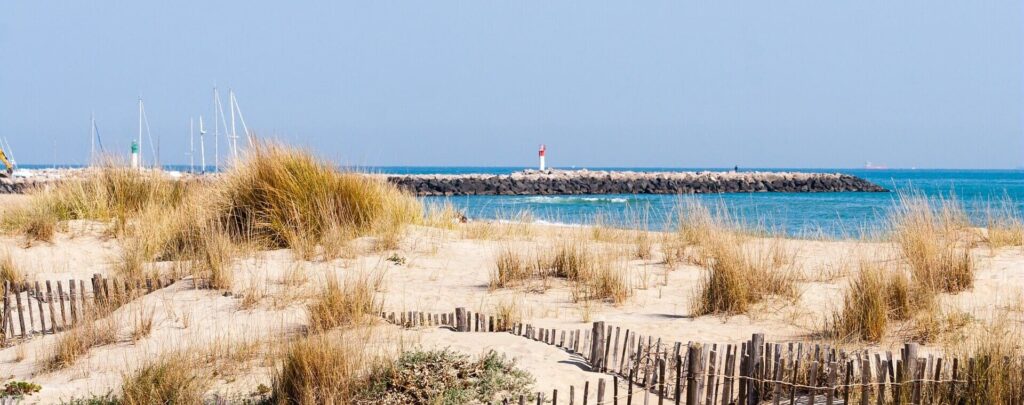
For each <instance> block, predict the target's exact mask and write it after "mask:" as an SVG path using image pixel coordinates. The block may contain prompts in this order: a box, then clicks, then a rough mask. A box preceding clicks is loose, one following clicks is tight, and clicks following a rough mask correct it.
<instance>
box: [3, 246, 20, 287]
mask: <svg viewBox="0 0 1024 405" xmlns="http://www.w3.org/2000/svg"><path fill="white" fill-rule="evenodd" d="M8 281H9V282H11V283H12V284H13V283H18V282H22V281H25V274H24V273H22V272H21V269H20V268H18V265H17V264H16V263H14V257H12V256H11V252H9V251H4V252H3V253H2V256H0V285H4V283H6V282H8Z"/></svg>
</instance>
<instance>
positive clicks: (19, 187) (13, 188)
mask: <svg viewBox="0 0 1024 405" xmlns="http://www.w3.org/2000/svg"><path fill="white" fill-rule="evenodd" d="M53 181H54V180H53V179H0V194H24V193H27V192H29V191H31V190H33V189H36V188H40V187H45V186H46V185H47V184H49V183H51V182H53Z"/></svg>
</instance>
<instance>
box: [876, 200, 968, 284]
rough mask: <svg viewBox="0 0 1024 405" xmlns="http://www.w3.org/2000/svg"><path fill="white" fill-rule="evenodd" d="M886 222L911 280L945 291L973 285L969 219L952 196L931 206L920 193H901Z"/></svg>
mask: <svg viewBox="0 0 1024 405" xmlns="http://www.w3.org/2000/svg"><path fill="white" fill-rule="evenodd" d="M889 222H890V226H891V228H892V232H893V236H892V237H893V242H895V243H896V245H897V246H898V247H899V249H900V251H901V253H902V254H903V257H904V259H905V260H906V261H907V263H908V264H909V265H910V269H911V275H912V280H913V282H915V283H920V284H922V285H924V286H925V287H927V288H930V289H932V290H935V291H939V292H946V293H957V292H960V291H965V290H968V289H970V288H972V287H973V286H974V273H975V263H974V259H973V257H972V256H971V251H970V248H971V243H972V241H971V240H970V239H969V236H968V235H969V232H966V231H965V229H966V228H967V226H968V222H967V219H966V215H965V214H964V212H963V208H962V207H961V206H960V204H959V203H958V202H957V201H956V200H955V199H943V200H940V201H939V202H938V206H937V207H933V206H932V204H931V201H929V199H928V198H926V197H924V196H922V195H912V194H906V193H903V194H900V196H899V203H898V204H897V205H896V207H895V208H893V211H892V212H891V213H890V219H889Z"/></svg>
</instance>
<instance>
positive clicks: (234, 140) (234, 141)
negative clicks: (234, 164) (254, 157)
mask: <svg viewBox="0 0 1024 405" xmlns="http://www.w3.org/2000/svg"><path fill="white" fill-rule="evenodd" d="M228 99H229V100H228V104H231V105H230V106H229V109H230V110H231V154H232V156H233V157H234V159H235V160H236V161H237V160H238V133H237V132H235V91H234V90H231V89H228Z"/></svg>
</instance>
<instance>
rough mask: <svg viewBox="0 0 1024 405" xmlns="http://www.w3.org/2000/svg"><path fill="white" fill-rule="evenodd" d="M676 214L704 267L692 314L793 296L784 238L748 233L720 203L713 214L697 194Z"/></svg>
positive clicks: (741, 308)
mask: <svg viewBox="0 0 1024 405" xmlns="http://www.w3.org/2000/svg"><path fill="white" fill-rule="evenodd" d="M680 218H681V219H680V225H679V231H678V232H679V234H680V235H681V238H682V239H683V240H684V241H686V242H687V243H689V244H692V245H694V248H695V249H694V250H695V253H694V255H695V256H694V258H693V259H692V260H693V262H694V263H695V264H698V265H700V266H702V267H704V272H703V274H702V277H701V279H700V281H698V284H697V288H696V292H695V294H694V297H693V299H691V301H690V310H691V312H692V313H693V314H694V315H698V316H699V315H709V314H741V313H746V312H748V311H749V310H750V309H751V308H752V306H753V305H754V304H757V303H759V302H761V301H763V300H765V299H766V298H768V297H769V296H778V297H784V298H791V299H792V298H795V297H796V296H797V289H796V278H797V277H796V276H797V274H796V272H795V271H793V269H792V264H793V261H794V259H793V257H792V252H790V251H788V250H787V249H786V247H785V245H784V244H783V242H784V241H782V240H781V239H779V238H775V237H752V236H750V232H749V231H746V232H745V231H743V229H742V228H739V227H738V226H739V225H736V224H735V223H733V222H732V221H730V220H729V214H728V211H727V210H725V208H724V207H719V209H718V210H717V211H715V214H712V211H711V210H710V209H708V208H707V207H705V206H703V204H701V203H700V202H698V201H696V200H690V201H689V202H687V204H686V208H685V214H683V215H681V216H680Z"/></svg>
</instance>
